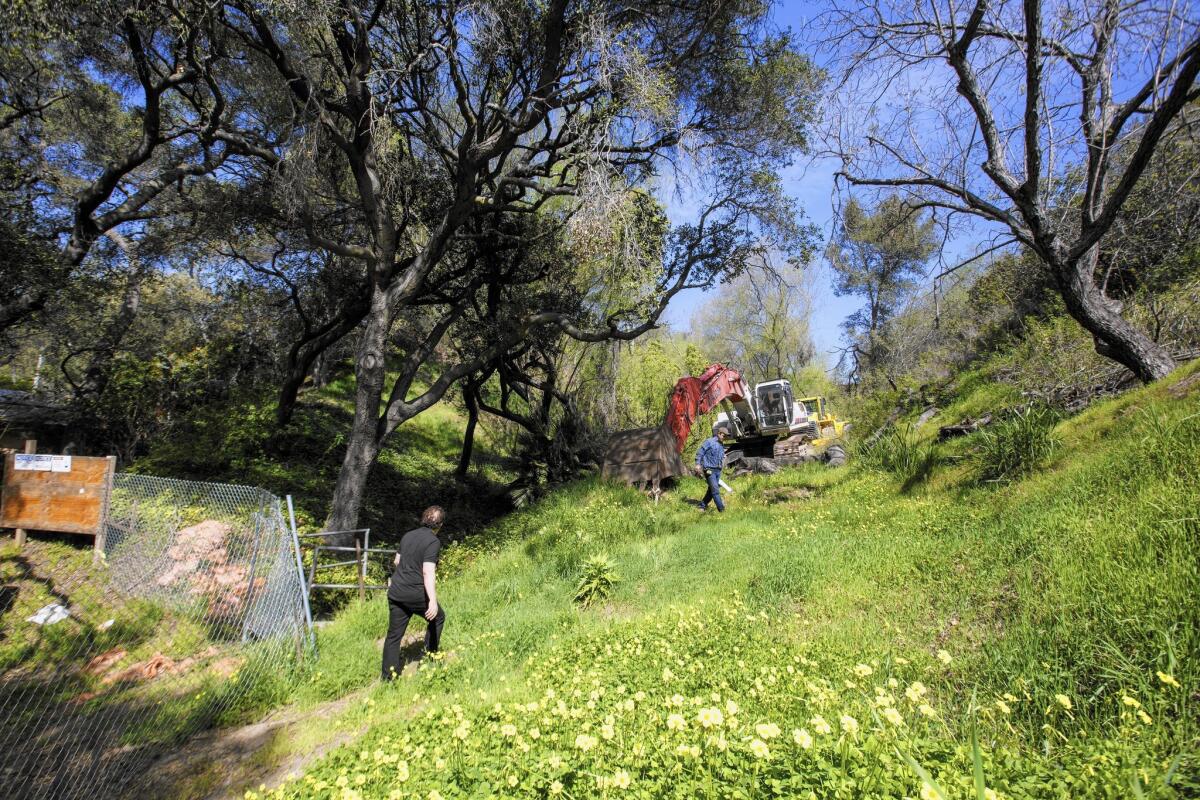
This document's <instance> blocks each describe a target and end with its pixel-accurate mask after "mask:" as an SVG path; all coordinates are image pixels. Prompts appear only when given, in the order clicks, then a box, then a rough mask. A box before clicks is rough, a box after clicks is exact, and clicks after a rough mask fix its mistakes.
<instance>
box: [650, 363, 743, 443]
mask: <svg viewBox="0 0 1200 800" xmlns="http://www.w3.org/2000/svg"><path fill="white" fill-rule="evenodd" d="M748 397H750V387H749V386H748V385H747V384H746V381H745V380H743V379H742V376H741V373H739V372H738V371H737V370H735V369H731V368H730V367H727V366H725V365H724V364H711V365H709V367H708V369H706V370H704V372H703V373H701V374H700V376H699V377H696V376H692V375H689V376H688V377H686V378H680V379H679V382H678V383H676V384H675V391H673V392H671V402H670V404H669V405H668V406H667V419H666V425H667V427H669V428H670V429H671V433H673V434H675V451H676V452H678V453H682V452H683V448H684V446H685V445H686V444H687V438H688V434H689V433H690V432H691V430H692V423H693V422H695V421H696V418H697V417H699V416H700V415H701V414H707V413H708V412H709V411H711V410H712V409H714V408H716V407H717V406H718V405H719V404H720V403H721V401H722V400H732V401H735V402H737V401H743V400H746V399H747V398H748Z"/></svg>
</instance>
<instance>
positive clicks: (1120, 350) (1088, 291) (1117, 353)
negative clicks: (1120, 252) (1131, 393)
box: [1051, 255, 1176, 383]
mask: <svg viewBox="0 0 1200 800" xmlns="http://www.w3.org/2000/svg"><path fill="white" fill-rule="evenodd" d="M1093 265H1094V256H1093V257H1088V256H1087V255H1085V256H1084V257H1082V258H1080V259H1079V260H1078V261H1076V262H1075V263H1074V264H1067V263H1060V264H1051V268H1052V269H1053V270H1054V275H1055V277H1056V278H1057V282H1058V284H1059V288H1060V290H1061V291H1062V296H1063V301H1064V302H1065V303H1066V306H1067V311H1068V312H1069V313H1070V314H1071V316H1072V317H1074V318H1075V320H1076V321H1078V322H1079V324H1080V325H1082V326H1083V327H1084V328H1085V329H1086V330H1087V331H1088V333H1090V334H1092V337H1093V339H1094V340H1095V344H1096V352H1097V353H1099V354H1100V355H1102V356H1104V357H1105V358H1111V359H1112V360H1113V361H1116V362H1117V363H1119V364H1122V365H1123V366H1125V367H1128V368H1129V370H1130V371H1131V372H1133V374H1134V375H1137V377H1138V378H1139V379H1140V380H1141V381H1142V382H1143V383H1149V382H1150V381H1154V380H1158V379H1159V378H1162V377H1164V376H1166V375H1167V374H1168V373H1169V372H1171V370H1173V369H1175V367H1176V363H1175V359H1174V358H1172V357H1171V354H1170V353H1169V352H1167V350H1166V348H1164V347H1162V346H1161V345H1159V344H1158V343H1156V342H1155V341H1154V340H1152V339H1151V338H1150V337H1149V336H1147V335H1146V334H1144V333H1142V332H1141V331H1139V330H1138V329H1137V328H1135V327H1133V326H1132V325H1130V324H1129V322H1128V321H1126V320H1125V318H1124V317H1122V316H1121V315H1120V314H1119V313H1117V309H1116V308H1114V304H1113V303H1112V302H1111V301H1110V300H1109V299H1108V298H1106V297H1105V296H1104V295H1103V294H1102V293H1101V292H1100V289H1099V288H1098V287H1097V286H1096V281H1095V279H1094V278H1093V272H1092V270H1093Z"/></svg>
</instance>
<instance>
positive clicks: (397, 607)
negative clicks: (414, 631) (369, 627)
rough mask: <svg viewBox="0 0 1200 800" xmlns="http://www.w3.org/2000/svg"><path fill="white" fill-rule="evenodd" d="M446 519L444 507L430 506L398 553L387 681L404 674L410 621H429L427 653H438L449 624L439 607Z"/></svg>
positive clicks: (392, 590) (390, 604)
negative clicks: (405, 640) (440, 558)
mask: <svg viewBox="0 0 1200 800" xmlns="http://www.w3.org/2000/svg"><path fill="white" fill-rule="evenodd" d="M445 518H446V512H445V511H443V510H442V508H441V506H430V507H429V508H427V509H425V513H424V514H422V515H421V527H420V528H414V529H413V530H411V531H409V532H408V533H406V534H404V537H403V538H402V539H401V540H400V550H399V552H397V553H396V559H395V565H396V569H395V571H394V572H393V573H392V578H391V580H389V581H388V632H387V637H386V638H385V639H384V640H383V679H384V680H385V681H390V680H392V679H393V678H395V677H396V676H397V675H399V674H400V671H401V669H402V668H403V665H402V664H401V663H400V640H401V639H403V638H404V631H405V629H406V628H408V620H409V619H410V618H411V617H412V616H413V615H414V614H419V615H420V616H423V617H425V619H426V620H428V625H427V626H426V628H425V652H427V653H436V652H437V649H438V642H439V641H440V640H441V638H442V626H443V625H445V624H446V612H445V611H443V610H442V609H441V607H439V606H438V600H437V588H436V582H437V562H438V556H440V555H441V552H442V543H441V542H439V541H438V537H437V533H438V531H439V530H440V529H441V527H442V522H443V520H445Z"/></svg>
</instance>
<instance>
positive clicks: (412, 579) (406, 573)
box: [388, 528, 442, 599]
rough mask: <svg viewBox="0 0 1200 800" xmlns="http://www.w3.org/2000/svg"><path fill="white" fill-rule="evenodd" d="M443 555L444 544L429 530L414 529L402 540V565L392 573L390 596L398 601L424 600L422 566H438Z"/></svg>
mask: <svg viewBox="0 0 1200 800" xmlns="http://www.w3.org/2000/svg"><path fill="white" fill-rule="evenodd" d="M441 554H442V543H441V542H439V541H438V538H437V534H435V533H434V532H433V531H431V530H430V529H429V528H414V529H413V530H411V531H409V532H408V533H406V534H404V538H402V539H401V540H400V563H399V564H398V565H397V566H396V570H395V572H393V573H392V581H391V586H390V587H389V588H388V596H389V597H393V598H396V599H404V598H417V599H419V598H423V597H424V596H425V579H424V578H423V577H422V575H421V566H422V565H423V564H425V563H426V562H430V563H433V564H436V563H437V561H438V556H440V555H441Z"/></svg>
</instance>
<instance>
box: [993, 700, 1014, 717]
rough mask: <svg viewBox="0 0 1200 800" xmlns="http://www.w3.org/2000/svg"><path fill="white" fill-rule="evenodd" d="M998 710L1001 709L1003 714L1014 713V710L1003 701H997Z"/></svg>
mask: <svg viewBox="0 0 1200 800" xmlns="http://www.w3.org/2000/svg"><path fill="white" fill-rule="evenodd" d="M996 708H998V709H1000V713H1001V714H1011V713H1012V709H1011V708H1010V707H1009V705H1008V703H1006V702H1004V701H1003V700H997V701H996Z"/></svg>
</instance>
